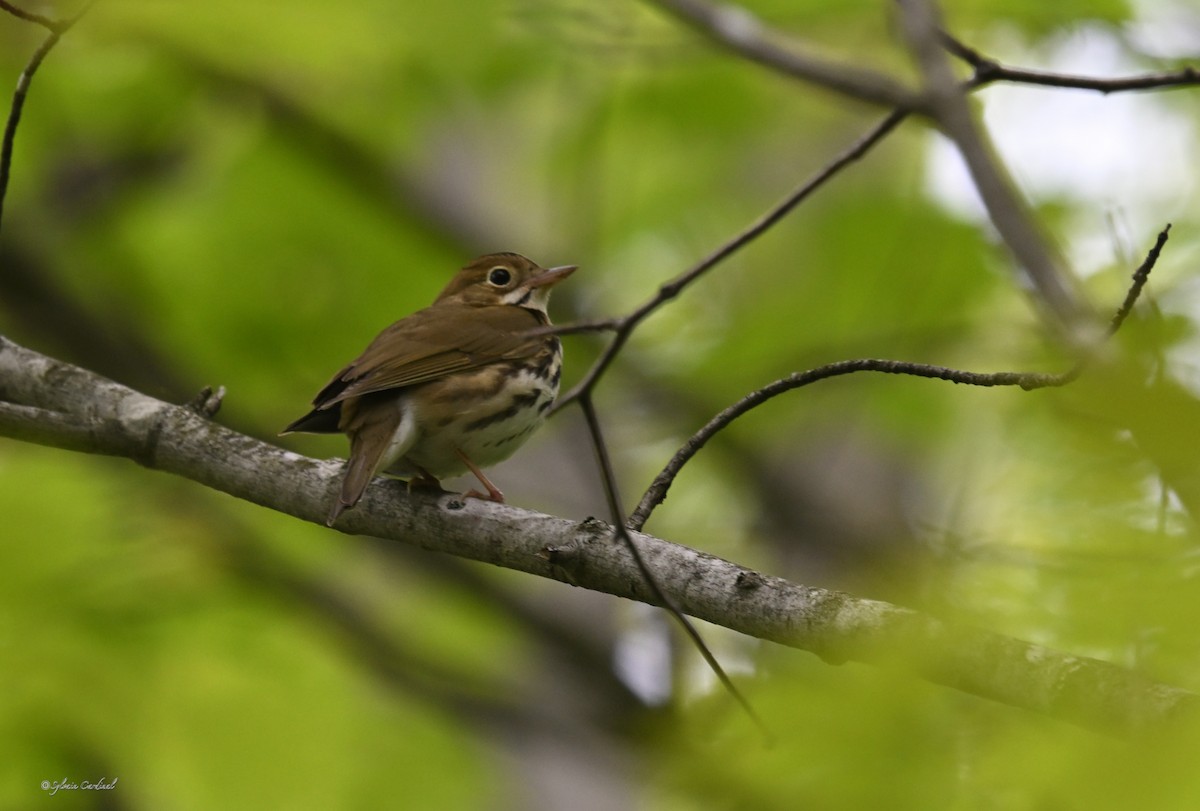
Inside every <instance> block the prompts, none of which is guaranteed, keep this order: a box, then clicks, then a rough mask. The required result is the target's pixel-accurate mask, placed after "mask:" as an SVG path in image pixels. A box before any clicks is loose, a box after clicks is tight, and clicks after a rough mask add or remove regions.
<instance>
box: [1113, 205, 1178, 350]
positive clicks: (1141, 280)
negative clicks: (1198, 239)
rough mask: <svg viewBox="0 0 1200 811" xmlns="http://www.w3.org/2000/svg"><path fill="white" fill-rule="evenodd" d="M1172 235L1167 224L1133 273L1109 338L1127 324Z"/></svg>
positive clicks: (1114, 316)
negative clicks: (1126, 321)
mask: <svg viewBox="0 0 1200 811" xmlns="http://www.w3.org/2000/svg"><path fill="white" fill-rule="evenodd" d="M1170 235H1171V223H1167V225H1166V227H1165V228H1163V230H1161V231H1159V232H1158V236H1157V237H1156V238H1155V240H1154V245H1153V246H1152V247H1151V248H1150V251H1149V252H1148V253H1147V254H1146V258H1145V259H1144V260H1142V264H1141V265H1139V266H1138V269H1137V270H1135V271H1134V272H1133V276H1132V283H1131V284H1130V285H1129V290H1128V291H1126V293H1125V300H1124V301H1123V302H1121V306H1120V307H1118V308H1117V311H1116V313H1114V314H1113V317H1112V320H1111V321H1110V322H1109V324H1108V332H1107V335H1108V336H1109V337H1111V336H1113V335H1115V334H1116V332H1117V330H1119V329H1120V328H1121V325H1122V324H1124V323H1125V319H1126V318H1128V317H1129V314H1130V313H1131V312H1133V305H1135V304H1137V300H1138V298H1139V297H1140V296H1141V295H1142V289H1143V288H1144V287H1145V286H1146V282H1147V281H1149V279H1150V271H1152V270H1154V266H1155V265H1156V264H1158V257H1159V255H1160V254H1161V253H1162V249H1163V246H1165V245H1166V244H1167V239H1168V238H1169V237H1170Z"/></svg>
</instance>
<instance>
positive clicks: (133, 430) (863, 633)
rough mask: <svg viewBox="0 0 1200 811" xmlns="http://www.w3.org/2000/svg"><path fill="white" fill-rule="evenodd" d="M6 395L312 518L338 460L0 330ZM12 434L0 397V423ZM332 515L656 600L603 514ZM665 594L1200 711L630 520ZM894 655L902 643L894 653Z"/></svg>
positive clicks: (425, 504)
mask: <svg viewBox="0 0 1200 811" xmlns="http://www.w3.org/2000/svg"><path fill="white" fill-rule="evenodd" d="M0 399H4V400H7V401H8V402H10V403H13V404H17V405H25V406H31V407H34V408H43V409H49V410H53V411H57V412H60V413H63V414H69V415H71V416H72V417H73V418H74V421H75V422H74V426H76V427H78V426H84V427H86V429H87V436H88V437H89V438H90V444H89V445H88V446H87V447H86V448H84V447H79V443H78V436H79V434H78V432H77V431H76V430H75V428H74V427H68V429H67V431H66V433H65V434H64V435H62V436H61V437H56V436H54V435H53V434H54V432H53V426H50V427H49V428H47V430H46V431H45V432H44V435H43V436H41V437H40V438H39V439H38V441H39V442H43V443H45V444H50V445H57V446H67V447H76V448H78V449H80V450H87V451H89V452H94V453H104V454H108V455H113V456H122V457H126V458H130V459H133V460H134V461H136V462H138V463H139V464H142V465H144V466H146V467H149V468H152V469H155V470H161V471H164V472H168V473H174V474H176V475H179V476H183V477H185V478H188V479H190V480H192V481H195V482H198V483H200V484H203V485H205V486H208V487H212V488H214V489H217V490H220V491H222V492H225V493H228V494H230V495H232V496H235V497H236V498H240V499H243V500H246V501H250V502H252V503H255V504H259V505H261V506H264V507H267V508H269V509H273V510H276V511H279V512H282V513H286V514H289V515H293V516H295V517H297V518H300V519H302V520H305V521H311V522H313V523H315V524H321V523H322V522H323V521H324V517H325V516H324V513H325V510H324V509H323V506H322V505H324V504H326V503H328V499H329V498H330V497H331V496H332V494H333V493H334V492H336V489H337V488H338V487H339V485H340V479H341V475H342V472H343V471H342V467H341V465H340V464H338V463H335V462H328V461H318V460H315V459H308V458H306V457H303V456H300V455H299V454H295V453H291V452H289V451H285V450H282V449H281V448H277V447H275V446H273V445H269V444H267V443H265V442H260V441H258V440H256V439H253V438H251V437H248V436H245V435H243V434H239V433H237V432H235V431H231V430H229V429H228V428H225V427H223V426H221V425H218V424H217V423H214V422H212V421H211V420H208V419H205V418H203V417H201V416H200V415H198V414H196V412H194V411H192V410H191V409H189V408H187V407H184V406H172V405H170V404H167V403H163V402H161V401H159V400H155V399H153V398H151V397H147V396H145V395H143V394H139V393H138V392H135V391H132V390H131V389H128V388H126V387H124V386H121V385H119V384H117V383H114V382H112V381H109V380H106V379H104V378H102V377H99V376H98V375H94V374H92V373H90V372H88V371H87V370H85V369H80V368H79V367H76V366H72V365H70V364H67V363H63V362H61V361H57V360H54V359H52V358H48V357H46V356H44V355H40V354H38V353H37V352H33V351H31V350H28V349H25V348H23V347H20V346H18V345H17V344H15V343H13V342H11V341H9V340H7V339H5V338H0ZM12 433H14V427H13V424H12V422H11V421H10V419H9V418H8V416H7V413H6V412H4V411H0V435H11V434H12ZM339 529H340V530H342V531H346V532H351V533H357V534H369V535H376V536H379V537H381V538H386V539H391V540H394V541H400V542H403V543H409V544H413V545H415V546H419V547H422V548H425V549H432V550H436V551H440V552H444V553H447V554H452V555H457V556H460V557H464V558H470V559H472V560H478V561H482V562H484V563H489V564H493V565H497V566H503V567H506V568H509V569H514V570H517V571H523V572H527V573H530V574H535V575H538V576H540V577H546V578H551V579H555V580H560V581H562V582H565V583H570V584H573V585H576V586H580V587H584V588H588V589H592V590H594V591H600V592H605V593H608V594H613V595H616V596H620V597H626V598H628V599H632V600H638V601H641V602H646V603H651V604H658V601H657V600H656V599H655V597H654V596H653V595H652V594H651V593H650V592H649V591H648V589H647V587H646V585H645V583H646V581H645V579H644V578H643V576H642V572H641V570H640V569H639V568H638V566H637V564H636V562H635V561H634V559H633V557H632V554H631V552H630V550H629V547H627V546H625V545H622V544H614V543H612V541H611V539H612V533H613V528H612V527H610V526H609V525H608V524H605V523H603V522H599V521H595V520H588V521H584V522H576V521H570V520H567V519H562V518H556V517H554V516H549V515H543V514H540V513H535V512H531V511H527V510H519V509H516V508H514V507H510V506H507V505H501V504H492V503H490V502H482V501H478V500H464V499H462V498H461V497H458V496H455V495H453V494H446V495H441V496H436V497H435V496H432V495H410V494H408V492H407V490H406V487H405V486H404V484H403V483H402V482H397V481H384V480H379V479H377V480H376V481H375V482H374V483H372V485H371V486H370V487H369V488H367V492H366V495H365V496H364V499H363V502H362V503H361V504H360V505H359V508H358V509H356V510H354V511H352V512H350V513H347V514H346V516H345V518H344V519H343V521H342V523H341V524H340V525H339ZM630 536H631V537H632V539H633V541H634V543H635V544H636V546H637V548H638V550H639V551H640V553H641V555H642V557H643V558H644V562H645V564H646V565H647V566H648V567H650V568H651V569H652V570H653V571H654V572H655V573H656V574H657V576H658V583H659V586H660V588H661V590H662V592H663V593H664V594H665V595H667V596H669V597H670V598H671V599H672V600H674V601H675V602H676V604H677V605H678V606H679V607H680V608H681V609H682V610H683V611H684V612H685V613H687V614H688V615H690V616H692V617H696V618H698V619H703V620H705V621H708V622H713V623H716V624H719V625H723V626H725V627H727V628H731V629H733V630H735V631H739V632H741V633H744V634H747V635H750V636H753V637H757V638H759V639H764V640H769V641H773V642H778V643H780V644H783V645H788V646H792V647H796V648H801V649H804V650H809V651H812V652H814V653H817V654H818V655H820V656H822V657H824V658H826V659H827V660H829V661H835V662H842V661H847V660H854V661H860V662H867V663H874V664H877V665H881V666H887V667H890V668H893V669H894V668H896V667H899V668H901V669H903V670H906V671H908V672H911V673H913V674H916V675H918V676H920V677H922V678H925V679H927V680H929V681H931V682H934V683H936V684H941V685H945V686H949V687H952V688H954V689H958V690H962V691H965V692H967V693H971V694H973V695H977V696H981V697H984V698H988V699H992V700H995V701H999V702H1003V703H1005V704H1008V705H1011V706H1016V707H1024V708H1027V709H1030V710H1033V711H1035V712H1041V713H1045V714H1047V715H1049V716H1052V717H1055V718H1058V719H1060V720H1063V721H1067V722H1070V723H1075V724H1079V725H1081V726H1084V727H1087V728H1089V729H1095V730H1099V731H1103V732H1107V733H1113V734H1130V733H1134V732H1137V731H1141V730H1148V729H1154V728H1157V727H1158V726H1159V725H1161V724H1164V723H1168V722H1171V721H1173V720H1183V719H1187V720H1189V721H1190V720H1194V719H1195V718H1197V717H1200V695H1197V694H1195V693H1192V692H1189V691H1187V690H1183V689H1180V688H1178V687H1173V686H1170V685H1166V684H1161V683H1156V682H1153V681H1150V680H1148V679H1145V678H1143V677H1141V676H1139V675H1138V674H1136V673H1134V672H1132V671H1129V670H1127V669H1125V668H1121V667H1118V666H1116V665H1112V664H1109V663H1106V662H1102V661H1099V660H1096V659H1092V658H1088V657H1083V656H1072V655H1069V654H1065V653H1062V652H1060V651H1055V650H1052V649H1048V648H1044V647H1041V646H1038V645H1032V644H1029V643H1027V642H1022V641H1020V640H1017V639H1013V638H1011V637H1005V636H1002V635H1000V634H995V633H990V632H987V631H981V630H977V629H972V628H966V627H959V626H955V625H953V624H951V623H946V622H942V621H940V620H937V619H934V618H932V617H929V616H927V615H924V614H921V613H919V612H916V611H911V610H908V609H904V608H899V607H897V606H894V605H889V604H887V603H882V602H878V601H874V600H863V599H857V598H854V597H851V596H849V595H846V594H841V593H838V592H832V591H826V590H823V589H815V588H808V587H806V586H802V585H799V584H796V583H790V582H788V581H786V580H783V579H780V578H776V577H771V576H768V575H764V574H761V573H759V572H755V571H753V570H750V569H747V568H745V567H742V566H738V565H736V564H734V563H731V562H729V561H725V560H721V559H720V558H716V557H713V556H711V555H706V554H703V553H701V552H697V551H696V550H693V549H689V548H688V547H686V546H681V545H678V544H673V543H670V542H668V541H665V540H662V539H659V538H655V537H652V536H649V535H644V534H642V533H632V532H631V533H630ZM897 653H900V656H899V657H898V656H897Z"/></svg>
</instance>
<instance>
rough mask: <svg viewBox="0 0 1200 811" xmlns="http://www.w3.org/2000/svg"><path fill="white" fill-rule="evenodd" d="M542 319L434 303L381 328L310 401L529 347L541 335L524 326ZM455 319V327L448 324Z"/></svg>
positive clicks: (333, 400) (414, 379)
mask: <svg viewBox="0 0 1200 811" xmlns="http://www.w3.org/2000/svg"><path fill="white" fill-rule="evenodd" d="M545 323H546V320H545V317H544V316H543V315H542V314H541V313H538V312H535V311H533V310H527V309H524V308H522V307H513V306H500V305H497V306H485V307H479V306H473V305H468V304H440V305H438V306H436V307H429V308H426V309H424V310H421V311H419V312H416V313H413V314H412V315H410V316H409V317H408V318H404V319H401V320H400V321H397V322H396V323H395V324H392V325H391V326H390V327H388V328H387V329H385V330H384V331H383V332H381V333H379V335H378V336H377V337H376V338H375V340H374V341H372V342H371V343H370V345H369V346H367V348H366V350H364V351H363V353H362V354H361V355H359V357H358V358H357V359H356V360H354V361H353V362H352V363H350V365H348V366H347V367H346V368H345V369H342V370H341V371H340V372H338V374H337V375H336V376H335V377H334V378H333V380H331V381H330V382H329V385H327V386H326V387H325V388H324V389H322V390H321V391H320V393H319V394H317V397H316V399H315V400H313V407H314V409H316V410H323V409H328V408H330V407H331V406H334V405H336V404H337V403H340V402H342V401H343V400H345V399H346V398H347V397H358V396H360V395H363V394H370V393H371V392H378V391H386V390H388V389H398V388H403V387H404V386H413V385H416V384H418V383H426V382H428V381H430V380H437V379H439V378H442V377H445V376H446V375H448V374H453V373H454V372H459V371H465V370H468V369H477V368H479V367H481V366H487V365H489V364H492V363H497V362H499V361H503V360H507V359H509V358H514V357H520V356H522V355H524V354H529V353H532V352H533V351H535V348H536V345H537V344H538V343H540V342H541V341H545V340H547V339H546V337H545V336H530V335H529V334H528V333H529V331H530V330H534V329H537V328H538V327H539V326H543V325H544V324H545ZM453 324H461V325H462V326H461V327H459V328H458V329H457V330H455V329H454V328H453V327H452V326H450V327H448V325H453Z"/></svg>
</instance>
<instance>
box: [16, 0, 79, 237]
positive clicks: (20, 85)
mask: <svg viewBox="0 0 1200 811" xmlns="http://www.w3.org/2000/svg"><path fill="white" fill-rule="evenodd" d="M0 8H3V9H4V10H5V11H7V12H9V13H10V14H15V15H16V16H18V17H20V18H21V19H24V20H30V21H31V22H36V23H37V24H39V25H42V26H45V27H46V28H47V29H49V31H50V35H49V36H47V37H46V39H45V40H43V41H42V44H41V45H39V46H38V48H37V50H36V51H34V52H33V56H31V57H30V58H29V62H28V63H27V64H26V65H25V69H24V70H22V71H21V75H20V76H19V77H17V89H16V90H15V91H13V98H12V104H11V106H10V107H9V111H8V120H7V121H6V122H5V124H4V136H3V140H0V230H2V229H3V224H4V199H5V197H7V196H8V180H9V175H10V172H11V169H12V153H13V143H14V142H15V141H16V138H17V126H18V125H19V124H20V123H21V111H22V110H23V109H24V108H25V98H26V96H27V95H28V94H29V84H30V83H31V82H32V81H33V76H34V74H35V73H37V71H38V68H39V67H41V65H42V61H43V60H44V59H45V58H46V55H47V54H49V53H50V51H51V50H53V48H54V46H55V45H57V44H58V41H59V40H60V39H62V37H63V35H64V34H66V33H67V32H68V31H70V30H71V27H72V26H74V25H75V23H77V22H78V21H79V18H80V17H82V16H83V15H84V14H86V13H87V10H88V9H89V8H91V3H90V2H89V3H87V4H86V5H85V6H84V7H83V8H82V9H81V10H80V11H79V13H78V14H76V15H75V16H73V17H70V18H68V19H65V20H49V19H47V18H45V17H42V16H40V15H37V14H31V13H29V12H24V11H20V10H19V9H17V8H16V7H15V6H13V5H11V4H10V3H7V2H4V3H3V5H2V6H0Z"/></svg>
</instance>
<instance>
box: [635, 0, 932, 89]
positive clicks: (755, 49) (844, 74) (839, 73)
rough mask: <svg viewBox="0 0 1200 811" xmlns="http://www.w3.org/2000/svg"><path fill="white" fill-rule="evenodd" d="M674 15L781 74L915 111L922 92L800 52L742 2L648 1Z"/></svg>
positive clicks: (731, 48)
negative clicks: (743, 5)
mask: <svg viewBox="0 0 1200 811" xmlns="http://www.w3.org/2000/svg"><path fill="white" fill-rule="evenodd" d="M648 2H650V3H651V5H654V6H657V7H658V8H660V9H662V10H663V11H666V12H668V13H670V14H671V15H673V16H675V17H676V18H678V19H679V20H681V21H682V22H684V23H685V24H687V25H688V26H689V27H690V28H692V29H693V30H695V31H697V32H699V33H700V34H702V35H703V36H705V37H706V38H707V39H709V40H710V41H712V42H713V43H715V44H717V45H720V46H721V47H722V48H725V49H726V50H729V51H732V52H734V53H736V54H738V55H739V56H742V57H744V58H746V59H748V60H750V61H751V62H757V63H759V64H762V65H766V66H768V67H770V68H772V69H774V70H776V71H778V72H780V73H782V74H784V75H785V76H790V77H792V78H794V79H800V80H802V81H805V82H809V83H811V84H815V85H818V86H820V87H824V88H826V89H828V90H832V91H834V92H837V93H840V94H842V95H844V96H848V97H850V98H854V99H858V100H859V101H865V102H868V103H870V104H879V105H883V106H887V107H898V108H902V109H905V110H919V109H922V107H923V106H924V103H925V102H924V100H923V99H922V98H921V96H920V95H919V94H917V93H914V92H913V91H911V90H909V89H908V88H906V87H904V86H903V85H900V84H898V83H896V82H895V81H894V80H893V79H892V78H891V77H889V76H887V75H885V74H882V73H876V72H875V71H871V70H865V69H863V68H860V67H858V66H857V65H853V64H847V63H840V62H831V61H828V60H824V59H820V58H818V57H815V56H812V55H811V54H806V53H803V52H802V51H801V50H800V48H799V46H798V45H796V43H794V42H787V43H784V42H783V41H782V38H781V37H779V36H778V35H777V34H775V33H774V32H772V31H771V30H770V29H768V28H767V27H766V26H764V25H763V24H762V23H761V22H759V20H758V19H757V18H756V17H755V16H754V15H753V14H751V13H750V12H749V11H747V10H746V9H744V8H741V7H740V6H734V5H731V4H725V3H723V4H721V5H715V4H712V3H709V2H707V1H706V0H648Z"/></svg>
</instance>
